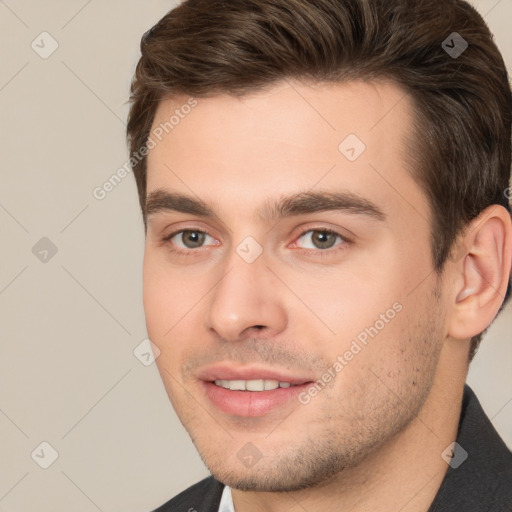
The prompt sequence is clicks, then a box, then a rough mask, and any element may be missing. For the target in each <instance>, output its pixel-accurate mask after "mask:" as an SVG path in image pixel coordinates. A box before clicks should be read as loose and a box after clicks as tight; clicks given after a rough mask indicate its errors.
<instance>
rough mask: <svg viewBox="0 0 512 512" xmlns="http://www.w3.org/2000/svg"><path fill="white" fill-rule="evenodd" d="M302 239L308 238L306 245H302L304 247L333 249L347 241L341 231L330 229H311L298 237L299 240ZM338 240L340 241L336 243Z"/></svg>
mask: <svg viewBox="0 0 512 512" xmlns="http://www.w3.org/2000/svg"><path fill="white" fill-rule="evenodd" d="M301 239H305V240H306V245H305V246H302V248H303V249H331V248H332V247H335V246H337V245H340V244H341V243H343V242H345V239H344V238H343V237H342V236H341V235H340V234H339V233H336V231H331V230H329V229H310V230H309V231H306V232H304V233H303V234H302V235H300V236H299V238H297V240H301ZM337 240H339V241H340V242H339V243H336V241H337Z"/></svg>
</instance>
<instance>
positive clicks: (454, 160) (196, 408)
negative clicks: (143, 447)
mask: <svg viewBox="0 0 512 512" xmlns="http://www.w3.org/2000/svg"><path fill="white" fill-rule="evenodd" d="M141 50H142V57H141V59H140V61H139V64H138V66H137V70H136V76H135V80H134V82H133V84H132V97H131V100H132V106H131V111H130V118H129V124H128V138H129V141H130V150H131V155H132V164H133V170H134V173H135V177H136V180H137V185H138V190H139V196H140V203H141V207H142V212H143V216H144V222H145V226H146V249H145V259H144V307H145V314H146V323H147V328H148V334H149V337H150V339H151V340H152V341H153V343H154V344H155V345H156V346H157V347H158V349H159V350H160V355H159V357H158V359H157V364H158V368H159V371H160V374H161V377H162V379H163V382H164V385H165V387H166V390H167V392H168V395H169V398H170V400H171V402H172V405H173V407H174V409H175V410H176V412H177V414H178V416H179V418H180V420H181V422H182V423H183V425H184V426H185V428H186V429H187V431H188V432H189V434H190V436H191V438H192V440H193V442H194V444H195V446H196V447H197V449H198V451H199V453H200V455H201V457H202V459H203V461H204V463H205V464H206V466H207V467H208V468H209V470H210V471H211V473H212V475H213V476H212V477H210V478H208V479H206V480H204V481H202V482H200V483H199V484H197V485H195V486H193V487H191V488H190V489H188V490H186V491H184V492H183V493H182V494H180V495H179V496H177V497H175V498H174V499H172V500H171V501H169V502H168V503H166V504H165V505H162V506H161V507H160V508H158V511H160V512H163V511H171V510H172V511H189V512H191V511H199V512H201V511H218V510H219V511H222V512H228V511H233V510H236V512H255V511H263V510H264V511H295V510H297V511H304V510H307V511H316V510H322V511H340V510H342V511H344V512H360V511H363V510H364V511H367V510H378V511H398V510H400V511H403V512H412V511H417V512H419V511H455V510H457V511H460V510H464V511H465V512H471V511H475V512H476V511H479V512H480V511H484V510H486V511H487V510H488V511H493V512H496V511H501V512H505V511H508V512H510V511H511V510H512V454H511V453H510V451H509V450H508V448H507V447H506V446H505V444H504V443H503V441H502V440H501V439H500V438H499V436H498V434H497V433H496V431H495V430H494V429H493V427H492V425H491V423H490V421H489V420H488V418H487V417H486V416H485V414H484V412H483V410H482V408H481V407H480V405H479V403H478V400H477V399H476V397H475V395H474V394H473V392H472V391H471V390H470V389H469V387H467V385H465V380H466V375H467V370H468V365H469V362H470V360H471V359H472V357H473V356H474V353H475V351H476V348H477V346H478V343H479V341H480V338H481V335H482V333H483V332H484V331H485V330H486V329H487V327H488V326H489V325H490V324H491V323H492V321H493V319H494V318H495V316H496V314H497V313H498V312H499V311H500V309H501V308H502V307H503V304H504V303H505V302H506V298H508V297H506V295H507V289H508V287H509V281H510V269H511V261H512V222H511V216H510V208H509V204H508V197H509V190H510V189H509V188H508V187H509V178H510V153H511V147H510V124H511V119H510V111H511V105H512V101H511V93H510V88H509V84H508V80H507V72H506V69H505V66H504V63H503V60H502V57H501V55H500V53H499V51H498V50H497V48H496V46H495V44H494V43H493V41H492V36H491V34H490V33H489V30H488V28H487V27H486V25H485V23H484V22H483V20H482V18H481V17H480V16H479V14H477V12H476V11H475V10H474V9H473V8H472V7H470V6H469V4H467V3H466V2H463V1H459V0H444V1H439V2H431V1H430V0H417V1H414V2H412V1H408V0H386V1H384V0H314V1H313V0H231V1H230V2H224V1H221V0H187V1H185V2H183V3H182V4H181V5H180V6H179V7H177V8H175V9H174V10H172V11H171V12H170V13H168V14H167V15H166V16H165V17H164V18H163V19H162V20H161V21H160V22H159V23H158V24H157V25H156V26H155V27H153V28H152V29H151V30H150V31H149V32H148V33H147V34H145V36H144V37H143V40H142V43H141Z"/></svg>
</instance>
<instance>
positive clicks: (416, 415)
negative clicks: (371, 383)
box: [370, 368, 441, 440]
mask: <svg viewBox="0 0 512 512" xmlns="http://www.w3.org/2000/svg"><path fill="white" fill-rule="evenodd" d="M370 371H371V372H372V373H373V375H375V377H377V379H379V380H380V382H381V383H382V384H383V385H384V386H386V388H387V389H388V390H389V391H391V393H393V394H394V395H395V396H396V397H397V398H398V400H400V401H401V402H403V403H405V402H404V400H403V399H402V397H400V396H399V395H398V394H397V393H396V392H395V391H394V390H393V389H391V388H390V387H389V386H388V385H387V384H386V383H385V382H384V381H383V380H382V379H381V378H380V377H379V376H378V375H377V374H376V373H375V372H374V371H373V370H372V369H371V368H370ZM418 414H419V413H418ZM418 414H415V415H414V417H415V418H416V419H417V420H418V421H419V422H420V423H421V424H422V425H423V426H424V427H425V428H426V429H427V430H429V431H430V432H431V433H432V434H434V435H435V436H436V437H437V438H438V439H439V440H441V439H440V437H439V436H438V435H437V434H436V433H435V432H434V431H433V430H432V429H431V428H430V427H429V426H428V425H427V424H426V423H425V422H424V421H423V420H422V419H421V418H420V417H419V416H418Z"/></svg>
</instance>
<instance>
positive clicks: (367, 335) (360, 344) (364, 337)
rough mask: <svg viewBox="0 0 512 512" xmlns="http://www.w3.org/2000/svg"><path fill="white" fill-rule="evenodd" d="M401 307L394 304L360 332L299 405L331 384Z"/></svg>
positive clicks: (305, 393) (299, 398)
mask: <svg viewBox="0 0 512 512" xmlns="http://www.w3.org/2000/svg"><path fill="white" fill-rule="evenodd" d="M402 309H403V306H402V304H400V302H395V303H394V304H393V305H392V306H391V307H390V308H389V309H387V310H386V312H385V313H381V314H380V315H379V318H378V319H377V320H375V322H374V323H373V325H371V326H370V327H366V328H365V329H364V330H363V331H361V332H360V333H359V334H358V335H357V336H356V337H355V338H354V339H353V340H352V343H351V344H350V348H349V349H348V350H346V351H345V352H344V353H343V355H339V356H338V357H337V358H336V361H335V362H334V363H333V364H332V365H331V366H330V367H329V368H328V369H327V370H326V371H325V372H324V373H323V374H322V376H321V377H320V378H319V379H318V380H317V381H316V382H315V383H313V384H311V386H309V388H308V389H307V390H306V391H302V392H301V393H300V394H299V396H298V400H299V402H300V403H301V404H303V405H307V404H309V402H311V399H312V398H314V397H315V396H317V395H318V393H319V392H320V391H322V389H324V388H325V386H326V385H327V384H329V382H331V381H332V380H333V379H334V378H335V377H336V375H338V374H339V373H340V372H341V371H342V370H343V368H345V366H347V365H348V364H349V362H350V361H352V359H354V357H355V356H356V355H357V354H359V353H360V352H361V351H362V350H363V348H365V347H366V346H367V345H368V341H369V340H370V339H373V338H375V337H376V336H377V335H378V334H379V333H380V332H381V331H382V330H383V329H384V328H385V327H386V325H387V324H389V323H390V322H391V321H392V320H393V319H394V318H395V317H396V315H397V314H398V313H400V311H402Z"/></svg>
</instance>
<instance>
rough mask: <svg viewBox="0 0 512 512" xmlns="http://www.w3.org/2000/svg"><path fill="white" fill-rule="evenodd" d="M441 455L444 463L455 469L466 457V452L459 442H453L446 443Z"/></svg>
mask: <svg viewBox="0 0 512 512" xmlns="http://www.w3.org/2000/svg"><path fill="white" fill-rule="evenodd" d="M441 457H442V458H443V460H444V461H445V462H446V464H448V465H449V466H450V467H452V468H453V469H457V468H458V467H459V466H460V465H461V464H462V463H463V462H464V461H465V460H466V459H467V458H468V452H467V451H466V450H464V448H462V446H461V445H460V444H459V443H456V442H453V443H451V444H450V445H448V447H447V448H446V450H445V451H444V452H443V453H442V454H441Z"/></svg>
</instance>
